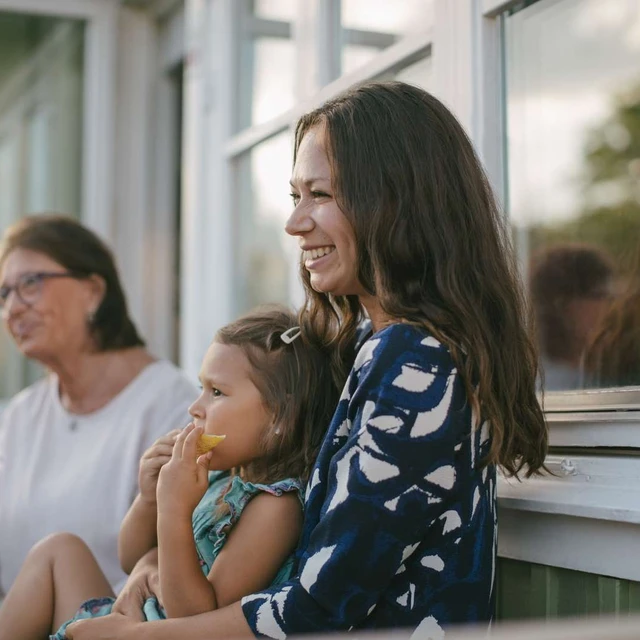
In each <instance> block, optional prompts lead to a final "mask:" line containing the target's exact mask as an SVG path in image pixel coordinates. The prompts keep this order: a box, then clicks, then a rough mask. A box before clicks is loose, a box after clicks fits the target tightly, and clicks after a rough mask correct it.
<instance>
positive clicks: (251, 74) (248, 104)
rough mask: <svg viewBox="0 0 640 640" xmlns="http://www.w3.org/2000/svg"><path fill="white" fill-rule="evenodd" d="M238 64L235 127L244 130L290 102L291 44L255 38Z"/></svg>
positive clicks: (292, 68)
mask: <svg viewBox="0 0 640 640" xmlns="http://www.w3.org/2000/svg"><path fill="white" fill-rule="evenodd" d="M249 49H250V51H249V50H248V51H247V54H248V55H249V56H250V57H249V58H248V59H245V61H244V62H243V64H242V75H243V78H244V81H243V83H242V86H241V92H242V93H244V97H242V98H241V100H240V113H239V116H238V123H237V126H238V128H240V129H244V128H245V127H248V126H250V125H255V124H260V123H262V122H265V121H267V120H269V119H271V118H273V117H275V116H277V115H279V114H281V113H283V112H284V111H286V110H287V109H289V108H290V107H291V106H292V105H293V102H294V86H293V85H294V77H293V76H294V59H295V51H294V46H293V42H292V41H291V40H290V39H288V38H272V37H262V36H260V37H256V38H254V39H253V40H252V41H251V42H250V45H249Z"/></svg>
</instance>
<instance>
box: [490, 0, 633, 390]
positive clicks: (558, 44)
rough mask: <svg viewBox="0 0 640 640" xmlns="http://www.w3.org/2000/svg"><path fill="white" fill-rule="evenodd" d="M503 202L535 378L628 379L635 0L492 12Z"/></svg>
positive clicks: (604, 382) (570, 0)
mask: <svg viewBox="0 0 640 640" xmlns="http://www.w3.org/2000/svg"><path fill="white" fill-rule="evenodd" d="M504 18H505V19H504V22H503V24H504V36H505V49H506V87H507V91H506V108H507V136H508V137H507V154H508V200H509V202H508V206H509V211H510V215H511V218H512V222H513V234H514V239H515V242H516V245H517V248H518V250H519V254H520V259H521V263H522V268H523V272H524V274H525V276H526V279H527V282H528V283H529V286H530V292H531V298H532V301H533V303H534V308H535V311H536V317H537V325H538V334H539V345H540V349H541V355H542V362H543V367H544V370H545V378H546V380H545V382H546V384H545V387H546V389H547V390H563V389H579V388H589V387H612V386H627V385H639V384H640V293H639V291H640V241H639V238H640V160H639V159H638V158H640V55H639V54H640V37H638V36H639V34H640V4H639V3H638V2H637V1H636V0H609V1H608V2H606V3H602V2H599V0H562V1H561V2H558V1H557V0H540V1H539V2H536V3H535V4H531V6H528V7H527V8H525V9H523V10H521V11H518V12H515V13H512V14H509V15H505V16H504Z"/></svg>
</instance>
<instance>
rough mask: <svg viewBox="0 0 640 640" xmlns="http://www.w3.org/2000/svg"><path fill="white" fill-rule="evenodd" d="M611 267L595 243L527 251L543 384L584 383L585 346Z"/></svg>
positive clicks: (601, 309) (604, 300)
mask: <svg viewBox="0 0 640 640" xmlns="http://www.w3.org/2000/svg"><path fill="white" fill-rule="evenodd" d="M614 278H615V270H614V266H613V263H612V261H611V259H610V258H609V256H608V255H607V254H606V253H605V252H603V251H602V250H601V249H599V248H598V247H594V246H590V245H583V244H560V245H553V246H551V247H547V248H545V249H542V250H540V251H539V252H538V253H536V254H535V255H534V256H533V257H532V263H531V270H530V280H529V287H530V293H531V299H532V301H533V308H534V311H535V315H536V325H537V329H538V345H539V349H540V364H541V368H542V373H543V377H544V389H545V390H547V391H559V390H568V389H581V388H583V387H584V384H585V380H584V371H583V366H582V365H583V363H582V360H583V357H584V353H585V348H586V346H587V344H588V343H589V340H590V339H591V337H592V335H593V332H594V330H595V328H596V327H597V326H598V324H599V322H600V320H601V318H602V316H603V314H604V313H605V311H606V310H607V308H608V306H609V304H610V301H611V295H612V292H613V286H614Z"/></svg>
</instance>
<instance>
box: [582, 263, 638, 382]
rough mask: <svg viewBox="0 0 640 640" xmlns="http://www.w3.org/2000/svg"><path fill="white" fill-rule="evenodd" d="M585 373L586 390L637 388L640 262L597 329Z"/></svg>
mask: <svg viewBox="0 0 640 640" xmlns="http://www.w3.org/2000/svg"><path fill="white" fill-rule="evenodd" d="M639 255H640V254H639ZM584 370H585V380H586V382H585V384H586V386H589V387H625V386H636V385H638V386H640V260H638V261H637V264H636V266H635V268H634V269H633V270H632V273H631V274H630V275H629V276H628V280H627V282H626V286H625V287H624V288H623V291H622V292H621V293H620V295H619V296H617V298H615V299H614V300H613V301H612V303H611V305H610V307H609V309H608V310H607V311H606V313H605V314H604V316H603V317H602V321H601V322H600V324H599V325H598V326H597V327H596V329H595V331H594V333H593V336H592V337H591V340H590V341H589V344H588V346H587V348H586V351H585V357H584Z"/></svg>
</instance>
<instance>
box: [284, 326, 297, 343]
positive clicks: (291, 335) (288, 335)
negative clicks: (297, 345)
mask: <svg viewBox="0 0 640 640" xmlns="http://www.w3.org/2000/svg"><path fill="white" fill-rule="evenodd" d="M300 333H301V331H300V327H291V329H287V330H286V331H283V332H282V333H281V334H280V340H282V342H284V343H285V344H291V343H292V342H293V341H294V340H295V339H296V338H297V337H298V336H299V335H300Z"/></svg>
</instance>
